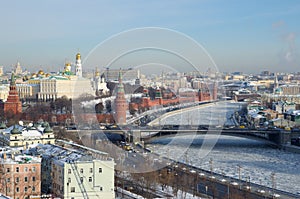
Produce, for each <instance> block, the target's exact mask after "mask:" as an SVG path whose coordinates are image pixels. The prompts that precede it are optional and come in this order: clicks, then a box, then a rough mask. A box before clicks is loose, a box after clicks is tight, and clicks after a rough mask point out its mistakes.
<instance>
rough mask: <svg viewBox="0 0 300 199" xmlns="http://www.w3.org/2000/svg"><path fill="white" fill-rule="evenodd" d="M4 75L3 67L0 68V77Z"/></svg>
mask: <svg viewBox="0 0 300 199" xmlns="http://www.w3.org/2000/svg"><path fill="white" fill-rule="evenodd" d="M2 75H3V66H0V76H2Z"/></svg>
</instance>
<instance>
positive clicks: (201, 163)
mask: <svg viewBox="0 0 300 199" xmlns="http://www.w3.org/2000/svg"><path fill="white" fill-rule="evenodd" d="M174 139H176V145H174V144H172V145H168V143H169V141H170V140H171V138H170V139H162V140H160V141H157V142H155V143H153V144H151V145H150V146H149V148H151V149H152V150H153V151H154V152H157V153H160V154H161V155H163V156H166V157H167V156H169V157H170V158H173V159H179V161H182V162H185V161H186V159H187V160H188V163H189V164H192V165H194V166H197V167H200V168H203V169H206V170H210V165H211V164H210V163H209V161H210V159H212V160H213V171H214V172H217V173H220V174H225V175H228V176H231V177H234V178H237V179H238V165H240V166H241V167H242V168H241V178H242V179H243V180H248V178H249V176H250V180H251V182H254V183H257V184H262V185H265V186H269V187H272V178H271V173H272V172H274V173H275V184H276V188H277V189H280V190H284V191H288V192H291V193H297V192H299V191H300V181H299V179H300V164H299V162H300V154H296V153H290V152H285V151H281V150H278V149H274V148H272V147H270V146H268V145H266V144H264V143H262V142H259V141H254V140H249V139H244V138H236V137H230V136H220V137H219V139H218V140H217V144H216V145H215V147H214V148H213V150H211V151H210V152H209V153H208V155H207V156H205V157H203V158H200V154H201V145H202V143H203V140H204V139H213V140H215V139H217V137H216V136H214V135H211V136H210V137H209V138H207V137H206V138H205V137H204V136H203V135H198V136H196V137H195V139H194V140H191V138H190V137H189V136H182V137H176V138H174ZM190 142H192V144H191V145H190V146H189V148H188V149H187V152H186V155H183V156H181V157H178V154H182V151H184V150H186V148H187V145H189V143H190ZM166 148H168V150H166Z"/></svg>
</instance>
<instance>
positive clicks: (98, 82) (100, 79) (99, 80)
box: [92, 69, 110, 96]
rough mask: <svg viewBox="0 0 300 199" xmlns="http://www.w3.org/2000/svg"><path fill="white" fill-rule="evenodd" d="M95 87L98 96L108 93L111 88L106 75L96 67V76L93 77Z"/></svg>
mask: <svg viewBox="0 0 300 199" xmlns="http://www.w3.org/2000/svg"><path fill="white" fill-rule="evenodd" d="M92 85H93V89H94V90H95V93H96V95H97V96H102V95H108V94H109V93H110V92H109V89H108V88H107V84H106V80H105V75H104V74H102V75H101V76H100V72H99V71H98V70H97V69H96V72H95V75H94V78H93V79H92Z"/></svg>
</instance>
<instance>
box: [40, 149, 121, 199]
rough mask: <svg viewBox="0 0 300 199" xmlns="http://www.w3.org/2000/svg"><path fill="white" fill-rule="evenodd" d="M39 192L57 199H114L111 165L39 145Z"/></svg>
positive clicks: (111, 162)
mask: <svg viewBox="0 0 300 199" xmlns="http://www.w3.org/2000/svg"><path fill="white" fill-rule="evenodd" d="M36 153H37V154H41V156H42V176H41V178H42V192H43V193H47V194H52V195H53V196H54V197H58V198H65V199H67V198H69V199H81V198H89V199H93V198H95V199H98V198H105V199H110V198H111V199H113V198H115V193H114V161H113V159H112V158H108V157H106V156H105V157H103V158H101V159H95V158H94V157H92V156H91V155H89V154H86V153H84V152H81V151H77V150H74V149H68V148H63V147H60V146H56V145H49V144H47V145H41V146H40V147H39V148H38V149H37V151H36Z"/></svg>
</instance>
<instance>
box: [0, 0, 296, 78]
mask: <svg viewBox="0 0 300 199" xmlns="http://www.w3.org/2000/svg"><path fill="white" fill-rule="evenodd" d="M49 8H50V9H49ZM0 13H1V14H0V16H1V19H0V20H1V24H2V32H1V33H0V41H1V44H2V45H1V47H2V48H1V50H0V53H1V55H2V56H1V60H0V65H3V66H4V67H5V68H7V67H10V66H11V65H14V64H15V63H16V62H17V61H20V62H21V64H22V65H23V66H25V68H28V69H29V70H30V71H32V70H38V69H41V68H42V69H44V70H50V69H51V70H53V69H55V70H57V69H62V68H63V65H64V62H65V61H66V60H67V61H72V62H73V61H74V54H75V53H77V52H78V51H80V53H81V54H82V55H83V57H84V56H87V55H88V54H89V52H90V51H91V50H92V49H93V48H94V47H95V46H97V45H98V44H99V43H101V42H103V41H105V40H106V39H107V38H109V37H111V36H112V35H115V34H118V33H120V32H123V31H126V30H130V29H135V28H142V27H161V28H166V29H171V30H175V31H178V32H180V33H182V34H185V35H187V36H189V37H191V38H192V39H194V40H195V41H197V42H198V43H199V44H201V45H202V46H203V47H204V48H205V49H206V50H207V51H208V53H209V54H210V55H211V57H212V58H213V60H214V61H215V63H216V65H217V67H218V69H219V70H220V71H226V72H233V71H243V72H248V73H251V72H252V73H254V72H258V71H262V70H270V71H278V72H297V70H298V66H299V61H300V60H299V58H298V57H299V56H298V55H299V49H298V46H299V41H298V39H297V37H298V35H299V26H297V25H298V24H297V19H298V18H299V15H300V3H298V2H297V1H288V2H281V1H267V0H266V1H259V2H258V1H250V2H239V1H229V2H228V1H226V2H225V1H188V2H181V1H175V2H174V1H172V2H170V1H168V2H163V3H161V1H152V2H146V1H145V2H143V3H140V2H137V1H130V2H126V3H125V2H122V1H113V2H103V1H91V2H84V3H83V2H82V1H73V2H72V5H71V3H70V2H67V1H66V2H58V1H51V2H50V1H46V2H38V1H29V2H18V3H17V4H16V3H15V2H3V6H2V9H1V12H0ZM114 45H115V46H112V48H117V47H118V45H120V44H119V43H115V44H114ZM192 53H193V52H191V54H192ZM132 59H134V56H132ZM125 63H128V64H129V65H130V63H132V65H135V64H136V63H135V60H130V59H129V60H126V62H125ZM169 63H170V65H172V62H169ZM95 64H96V66H97V67H100V66H103V67H104V66H105V65H103V64H105V63H101V60H100V61H99V63H98V62H97V63H93V65H95ZM120 64H122V62H121V63H120ZM139 64H140V63H139ZM144 64H147V63H144ZM83 69H84V63H83Z"/></svg>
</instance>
